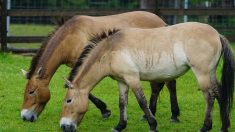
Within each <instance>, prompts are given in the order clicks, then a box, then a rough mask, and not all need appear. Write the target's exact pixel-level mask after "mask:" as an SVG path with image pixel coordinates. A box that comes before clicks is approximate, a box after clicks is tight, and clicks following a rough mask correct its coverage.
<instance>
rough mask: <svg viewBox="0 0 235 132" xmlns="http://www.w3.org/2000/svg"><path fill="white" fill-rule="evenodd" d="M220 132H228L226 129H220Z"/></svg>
mask: <svg viewBox="0 0 235 132" xmlns="http://www.w3.org/2000/svg"><path fill="white" fill-rule="evenodd" d="M220 132H228V129H226V130H223V129H220Z"/></svg>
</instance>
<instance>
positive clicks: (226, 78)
mask: <svg viewBox="0 0 235 132" xmlns="http://www.w3.org/2000/svg"><path fill="white" fill-rule="evenodd" d="M220 41H221V44H222V54H223V69H222V77H221V83H222V87H221V88H220V90H219V92H220V93H219V95H220V97H219V102H220V115H221V119H222V122H223V126H224V125H225V126H227V127H229V126H230V122H229V116H230V111H231V108H232V104H233V92H234V72H235V61H234V56H233V52H232V49H231V48H230V44H229V41H228V40H227V39H226V38H225V37H224V36H222V35H220ZM224 123H225V124H224Z"/></svg>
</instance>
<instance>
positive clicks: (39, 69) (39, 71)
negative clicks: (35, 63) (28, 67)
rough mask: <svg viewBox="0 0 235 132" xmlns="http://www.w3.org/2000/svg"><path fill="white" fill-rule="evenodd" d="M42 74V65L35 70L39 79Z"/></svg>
mask: <svg viewBox="0 0 235 132" xmlns="http://www.w3.org/2000/svg"><path fill="white" fill-rule="evenodd" d="M42 76H43V68H42V66H41V67H39V68H38V71H37V72H36V78H37V79H40V78H42Z"/></svg>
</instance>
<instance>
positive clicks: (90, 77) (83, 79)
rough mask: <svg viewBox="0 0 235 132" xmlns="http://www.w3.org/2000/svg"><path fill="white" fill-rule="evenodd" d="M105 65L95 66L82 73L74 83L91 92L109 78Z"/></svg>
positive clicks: (97, 64) (98, 64)
mask: <svg viewBox="0 0 235 132" xmlns="http://www.w3.org/2000/svg"><path fill="white" fill-rule="evenodd" d="M105 67H106V66H104V64H101V63H95V64H93V65H92V66H91V67H90V68H89V70H88V71H87V72H86V73H81V74H79V75H78V76H76V78H75V79H74V81H73V82H74V83H75V84H76V85H77V87H78V88H85V89H87V90H88V91H91V90H92V89H93V88H94V87H95V85H96V84H97V83H98V82H100V81H101V80H102V79H103V78H104V77H105V76H107V69H106V68H105ZM80 70H83V69H80Z"/></svg>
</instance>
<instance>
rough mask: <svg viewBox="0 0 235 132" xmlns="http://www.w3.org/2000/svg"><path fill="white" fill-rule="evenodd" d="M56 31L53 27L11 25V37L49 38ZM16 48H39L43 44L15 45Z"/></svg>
mask: <svg viewBox="0 0 235 132" xmlns="http://www.w3.org/2000/svg"><path fill="white" fill-rule="evenodd" d="M53 30H54V26H52V25H34V24H11V25H10V32H9V35H10V36H47V35H48V33H49V32H51V31H53ZM10 45H11V46H13V47H16V48H39V47H40V45H41V43H13V44H10Z"/></svg>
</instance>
